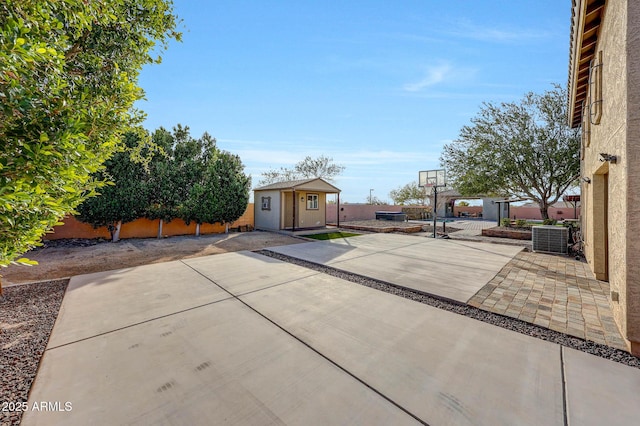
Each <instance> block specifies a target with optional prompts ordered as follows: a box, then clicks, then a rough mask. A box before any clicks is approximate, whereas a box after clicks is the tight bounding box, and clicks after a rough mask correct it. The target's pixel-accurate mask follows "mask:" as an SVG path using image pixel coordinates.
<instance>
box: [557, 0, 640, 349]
mask: <svg viewBox="0 0 640 426" xmlns="http://www.w3.org/2000/svg"><path fill="white" fill-rule="evenodd" d="M587 3H589V4H593V3H604V8H603V9H602V12H601V13H602V14H601V18H600V22H599V29H598V32H597V38H596V44H595V51H594V57H593V59H594V61H593V62H592V66H591V68H592V69H593V68H595V65H597V64H598V63H599V62H600V59H601V64H602V66H601V70H602V72H601V78H600V79H599V78H596V77H595V74H592V75H593V76H594V78H591V79H590V80H589V81H590V82H591V84H589V85H588V86H587V99H588V100H590V101H588V102H586V103H585V104H584V105H591V109H588V108H584V107H581V106H580V105H578V102H577V101H576V100H575V99H573V98H572V101H571V102H570V109H571V108H573V111H575V110H579V109H580V108H581V110H582V111H583V120H582V132H583V146H582V150H583V152H582V161H581V176H582V177H583V178H584V180H583V182H582V184H581V190H582V226H583V237H584V241H585V255H586V258H587V261H588V262H589V266H590V267H591V269H592V271H593V272H594V274H595V276H596V278H598V279H600V280H606V281H609V284H610V290H611V298H610V299H611V300H610V302H611V306H612V309H613V311H614V315H615V318H616V322H617V324H618V325H619V327H620V330H621V332H622V335H623V336H624V337H625V338H626V339H627V340H628V344H629V347H630V349H631V351H632V352H633V353H635V354H640V239H638V235H640V208H639V207H640V26H639V23H640V2H638V1H631V0H607V1H603V0H600V1H598V2H592V1H589V2H587V1H586V0H574V1H573V5H574V13H575V11H576V10H578V9H576V6H580V7H582V8H585V7H587ZM589 7H593V6H589ZM576 16H581V15H579V14H578V15H576ZM581 19H583V20H584V18H581ZM577 23H578V25H577ZM581 31H583V30H581V25H579V21H578V20H576V19H574V21H573V25H572V39H575V38H576V37H578V40H580V38H579V37H581V34H580V32H581ZM576 52H577V50H576V49H575V48H574V49H573V50H572V56H571V62H572V64H573V65H574V67H575V64H576V63H577V60H576V57H577V53H576ZM577 84H579V83H577V82H576V73H575V72H574V74H572V75H571V76H570V87H569V90H570V95H571V94H573V96H575V93H576V86H577ZM599 84H601V96H599V94H598V93H597V92H598V85H599ZM598 98H600V99H601V101H602V102H601V105H602V107H601V115H600V117H599V118H598V117H597V114H596V112H597V108H598V106H597V104H596V103H594V101H598V100H599V99H598ZM585 112H586V113H585ZM585 117H586V118H585ZM589 117H590V119H589ZM570 120H571V118H570ZM573 124H574V125H575V122H574V123H573ZM601 154H609V155H613V156H616V161H615V162H613V161H606V159H604V158H603V157H602V155H601Z"/></svg>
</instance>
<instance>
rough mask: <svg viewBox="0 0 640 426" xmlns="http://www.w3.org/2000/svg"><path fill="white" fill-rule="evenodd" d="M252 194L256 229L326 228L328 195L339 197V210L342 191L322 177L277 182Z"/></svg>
mask: <svg viewBox="0 0 640 426" xmlns="http://www.w3.org/2000/svg"><path fill="white" fill-rule="evenodd" d="M253 194H254V201H255V202H254V208H255V228H256V229H263V230H271V231H275V230H290V231H295V230H299V229H308V228H324V227H325V226H326V225H327V211H326V203H327V194H338V208H339V207H340V190H339V189H338V188H336V187H335V186H333V185H331V184H330V183H328V182H327V181H325V180H323V179H321V178H312V179H304V180H294V181H287V182H277V183H273V184H271V185H266V186H262V187H260V188H255V189H254V190H253ZM338 220H339V219H338ZM338 225H340V224H339V223H338Z"/></svg>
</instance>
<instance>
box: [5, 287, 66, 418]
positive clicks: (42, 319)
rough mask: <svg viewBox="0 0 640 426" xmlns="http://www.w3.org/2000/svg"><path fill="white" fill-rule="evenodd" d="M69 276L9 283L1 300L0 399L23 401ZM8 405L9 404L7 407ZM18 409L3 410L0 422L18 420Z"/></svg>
mask: <svg viewBox="0 0 640 426" xmlns="http://www.w3.org/2000/svg"><path fill="white" fill-rule="evenodd" d="M67 284H68V280H58V281H47V282H41V283H33V284H25V285H18V286H12V287H9V288H5V289H4V299H3V300H1V301H0V377H2V380H0V403H4V402H6V403H13V404H14V407H15V404H16V403H18V404H20V403H26V402H27V397H28V395H29V389H30V388H31V384H32V383H33V380H34V379H35V377H36V373H37V371H38V364H39V363H40V358H41V357H42V354H43V353H44V350H45V348H46V346H47V342H48V341H49V335H50V334H51V329H52V328H53V324H54V323H55V321H56V317H57V315H58V310H59V309H60V304H61V303H62V297H63V296H64V292H65V290H66V288H67ZM8 408H10V407H8ZM21 417H22V412H21V411H16V410H7V411H5V410H2V411H1V412H0V424H2V425H14V424H19V423H20V418H21Z"/></svg>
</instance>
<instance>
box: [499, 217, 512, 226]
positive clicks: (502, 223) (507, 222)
mask: <svg viewBox="0 0 640 426" xmlns="http://www.w3.org/2000/svg"><path fill="white" fill-rule="evenodd" d="M500 226H504V227H505V228H510V227H511V219H509V218H508V217H503V218H502V219H500Z"/></svg>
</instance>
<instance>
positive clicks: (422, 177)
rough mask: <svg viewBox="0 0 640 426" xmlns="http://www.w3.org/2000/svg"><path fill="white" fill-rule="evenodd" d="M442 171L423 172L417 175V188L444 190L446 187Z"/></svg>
mask: <svg viewBox="0 0 640 426" xmlns="http://www.w3.org/2000/svg"><path fill="white" fill-rule="evenodd" d="M445 177H446V176H445V173H444V169H439V170H425V171H421V172H419V173H418V186H419V187H421V188H444V187H445V186H447V183H446V179H445Z"/></svg>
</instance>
